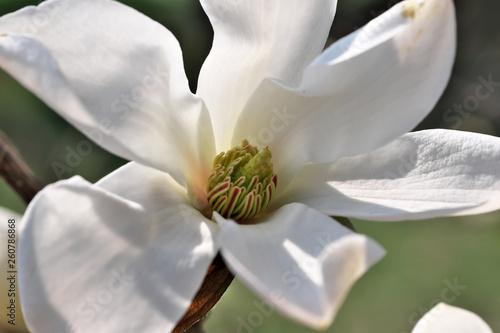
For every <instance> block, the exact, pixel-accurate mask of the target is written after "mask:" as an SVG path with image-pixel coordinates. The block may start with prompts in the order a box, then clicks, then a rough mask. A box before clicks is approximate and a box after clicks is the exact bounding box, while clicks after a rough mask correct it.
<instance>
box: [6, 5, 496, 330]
mask: <svg viewBox="0 0 500 333" xmlns="http://www.w3.org/2000/svg"><path fill="white" fill-rule="evenodd" d="M201 4H202V6H203V8H204V9H205V12H206V13H207V15H208V16H209V18H210V20H211V22H212V24H213V27H214V31H215V39H214V43H213V48H212V51H211V53H210V55H209V56H208V58H207V60H206V61H205V64H204V65H203V68H202V70H201V73H200V77H199V82H198V91H197V93H196V95H194V94H192V93H191V92H190V91H189V88H188V85H187V79H186V77H185V74H184V71H183V63H182V55H181V51H180V48H179V45H178V43H177V41H176V40H175V38H174V37H173V36H172V34H171V33H170V32H169V31H167V30H166V29H165V28H164V27H162V26H161V25H159V24H157V23H155V22H153V21H151V20H150V19H148V18H147V17H145V16H143V15H141V14H140V13H138V12H136V11H135V10H133V9H131V8H128V7H126V6H123V5H120V4H119V3H117V2H112V1H105V0H86V1H82V0H53V1H48V2H45V3H43V4H42V5H40V6H38V7H28V8H25V9H23V10H20V11H18V12H16V13H13V14H10V15H6V16H4V17H2V18H1V19H0V35H1V36H2V37H0V66H1V67H2V68H3V69H4V70H6V71H7V72H8V73H10V74H11V75H12V76H13V77H15V78H16V79H17V80H19V81H20V82H21V83H22V84H24V85H25V86H26V87H27V88H28V89H30V90H32V91H33V92H34V93H35V94H36V95H37V96H39V97H40V98H41V99H42V100H43V101H45V102H46V103H47V104H48V105H49V106H51V107H52V108H53V109H54V110H56V111H57V112H59V113H60V114H61V115H62V116H63V117H65V119H67V120H68V121H69V122H70V123H72V124H73V125H74V126H76V127H77V128H78V129H80V130H81V131H82V132H84V133H86V134H87V135H88V136H89V137H90V138H92V139H94V140H95V141H96V142H97V143H98V144H100V145H101V146H103V147H104V148H106V149H108V150H109V151H111V152H113V153H115V154H117V155H119V156H121V157H123V158H126V159H129V160H132V161H133V162H131V163H130V164H128V165H126V166H125V167H123V168H121V169H119V170H117V171H116V172H114V173H112V174H110V175H109V176H107V177H105V178H104V179H102V180H101V181H99V182H98V183H97V184H95V185H92V184H89V183H88V182H86V181H84V180H83V179H81V178H78V177H76V178H72V179H70V180H68V181H63V182H59V183H57V184H55V185H52V186H49V187H48V188H47V189H45V190H43V191H42V192H41V193H40V194H39V195H38V196H37V197H36V199H35V200H34V201H33V202H32V204H30V206H29V207H28V210H27V212H26V215H25V218H24V221H23V223H24V224H23V230H22V236H21V242H22V244H21V249H20V258H21V265H22V269H23V270H22V271H21V274H22V276H21V287H22V288H23V291H24V292H23V295H22V301H23V308H24V310H25V314H26V320H27V323H28V325H29V327H30V328H31V329H32V330H33V331H34V332H62V331H63V330H64V329H66V332H93V331H95V332H138V331H140V332H153V333H154V332H165V331H170V330H172V329H173V327H174V326H175V325H176V322H177V321H178V320H179V319H180V318H181V317H182V315H183V313H184V312H185V311H186V309H187V308H188V307H189V305H190V303H191V301H192V299H193V297H194V295H195V293H196V291H197V290H198V288H199V287H200V284H201V282H202V280H203V277H204V275H205V272H206V270H207V267H208V266H209V265H210V263H211V261H212V260H213V258H214V257H215V256H216V254H217V253H218V252H219V251H220V252H221V253H222V256H223V258H224V260H225V262H226V263H227V265H228V267H229V268H230V269H231V271H232V272H234V273H235V274H237V275H238V278H240V279H241V280H242V281H243V282H244V283H246V285H247V286H248V287H249V288H251V289H252V290H253V291H255V292H256V293H257V294H258V295H260V296H261V297H263V298H264V299H265V300H267V301H269V302H270V303H271V304H272V305H273V306H274V307H276V309H277V310H279V311H281V312H282V313H284V314H286V315H288V316H290V317H291V318H293V319H295V320H297V321H300V322H302V323H304V324H306V325H309V326H311V327H315V328H324V327H326V326H328V325H329V324H330V323H331V322H332V320H333V318H334V316H335V313H336V312H337V310H338V308H339V307H340V305H341V303H342V301H343V299H344V297H345V296H346V293H347V291H348V289H349V288H350V286H351V285H352V284H353V283H354V281H355V280H356V279H357V278H358V277H359V276H360V275H362V274H363V272H365V271H366V270H367V269H368V267H370V266H371V265H372V264H374V263H375V262H376V261H378V260H379V259H380V258H381V257H382V256H383V254H384V251H383V250H382V249H381V248H380V246H378V245H377V244H376V243H375V242H373V241H372V240H370V239H368V238H366V237H364V236H362V235H358V234H354V233H352V232H351V231H350V230H348V229H346V228H344V227H343V226H341V225H340V224H338V223H337V222H335V221H334V220H332V219H331V218H330V217H329V215H335V216H350V217H358V218H364V219H372V220H382V221H383V220H403V219H422V218H428V217H435V216H444V215H465V214H476V213H482V212H487V211H491V210H494V209H497V208H499V206H500V200H499V199H500V198H499V197H500V195H499V193H500V181H499V179H500V177H499V176H500V171H499V169H498V167H497V166H498V163H499V161H500V148H499V147H500V140H499V139H497V138H494V137H489V136H484V135H477V134H472V133H462V132H454V131H445V130H435V131H423V132H417V133H410V134H405V133H407V132H408V131H410V130H411V129H412V128H413V127H414V126H415V125H416V124H417V123H418V122H419V121H420V120H422V119H423V118H424V117H425V116H426V114H427V113H428V112H429V110H431V109H432V107H433V106H434V105H435V103H436V101H437V100H438V98H439V96H440V95H441V93H442V91H443V89H444V87H445V86H446V83H447V81H448V79H449V76H450V72H451V67H452V63H453V59H454V54H455V17H454V7H453V2H452V1H451V0H428V1H404V2H402V3H400V4H398V5H396V6H394V7H393V8H392V9H391V10H389V11H388V12H387V13H385V14H383V15H382V16H380V17H378V18H377V19H375V20H373V21H372V22H370V23H369V24H368V25H366V26H365V27H364V28H362V29H360V30H358V31H356V32H354V33H352V34H350V35H349V36H347V37H345V38H344V39H342V40H340V41H338V42H337V43H335V44H334V45H332V46H331V47H329V48H328V49H326V50H325V51H324V52H323V53H321V51H322V48H323V46H324V43H325V40H326V37H327V34H328V31H329V28H330V25H331V22H332V20H333V16H334V13H335V8H336V1H335V0H317V1H304V0H265V1H263V0H242V1H237V2H234V1H230V2H227V1H221V0H201ZM243 140H249V142H250V145H252V146H253V147H250V146H246V147H239V148H237V150H239V151H243V152H248V153H250V155H248V156H250V157H252V156H253V155H255V154H256V156H258V157H257V158H256V159H254V160H253V162H251V163H250V164H249V166H250V167H248V168H246V169H245V168H243V169H242V170H243V171H242V170H241V169H238V168H236V169H234V170H233V171H234V174H233V175H232V176H233V179H230V180H231V181H230V182H225V181H224V179H223V178H221V179H219V180H216V181H213V178H211V180H210V182H209V181H208V179H209V176H210V175H211V172H212V167H213V166H212V162H213V161H214V158H215V157H216V155H217V154H218V153H221V152H227V151H228V150H230V149H232V148H233V147H237V146H238V145H240V144H241V142H242V141H243ZM254 147H257V148H259V149H261V150H260V153H258V154H257V151H256V150H255V149H256V148H254ZM266 147H269V148H268V150H267V149H265V148H266ZM233 152H234V150H233ZM271 152H272V163H273V164H274V169H271V164H270V158H271ZM226 158H227V157H226ZM217 159H218V160H219V159H220V157H217ZM228 159H229V161H228V163H230V162H235V161H233V158H231V157H229V158H228ZM240 162H241V163H246V162H248V160H244V161H243V162H242V161H239V162H238V163H240ZM216 169H217V168H216ZM217 171H219V170H218V169H217ZM222 171H223V172H228V170H222ZM236 174H238V177H239V176H249V175H250V178H252V177H254V176H256V177H257V178H256V182H257V183H259V184H260V185H256V186H255V188H256V189H258V191H254V192H250V191H248V193H247V192H243V189H242V186H243V185H245V186H251V185H249V184H248V183H243V185H242V183H241V182H246V181H248V180H249V178H248V177H247V178H245V179H244V180H242V181H241V182H240V180H239V179H237V178H235V175H236ZM274 174H276V175H277V178H278V181H277V182H278V184H277V187H274V183H275V181H276V178H275V177H274ZM216 176H217V174H216ZM252 180H253V178H252ZM207 183H208V187H209V188H208V190H207ZM217 186H220V187H217ZM258 186H260V188H259V187H258ZM214 189H215V190H214ZM219 190H223V192H219ZM207 191H210V193H207ZM252 193H253V194H252ZM257 194H260V196H258V195H257ZM270 194H272V195H273V197H274V199H273V200H272V201H271V202H270V204H269V206H268V207H267V208H265V207H263V206H262V202H267V201H269V200H268V199H269V196H270ZM207 196H210V198H211V199H213V200H211V201H209V200H208V199H207ZM221 198H225V199H221ZM233 199H234V200H233ZM224 200H226V201H224ZM264 206H265V205H264ZM214 208H215V209H216V210H217V211H218V212H219V213H220V214H219V213H217V212H213V213H212V211H213V209H214ZM247 208H248V209H251V210H252V213H250V214H247V212H245V210H246V209H247ZM260 211H262V213H261V214H258V216H256V217H255V218H252V219H250V220H248V219H246V220H244V221H241V220H239V221H238V222H237V221H235V219H234V218H238V219H239V217H240V216H241V217H243V216H247V215H248V216H250V215H254V214H253V213H258V212H260ZM235 214H236V215H235ZM255 215H257V214H255ZM223 216H226V217H223ZM239 222H242V223H239Z"/></svg>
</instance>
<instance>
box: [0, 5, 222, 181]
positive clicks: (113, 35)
mask: <svg viewBox="0 0 500 333" xmlns="http://www.w3.org/2000/svg"><path fill="white" fill-rule="evenodd" d="M0 35H1V37H0V67H1V68H3V69H4V70H5V71H7V72H8V73H10V74H11V75H12V76H13V77H14V78H16V79H17V80H19V82H21V83H22V84H23V85H24V86H26V87H27V88H28V89H30V90H31V91H33V92H34V93H35V94H36V95H37V96H38V97H40V98H41V99H42V100H43V101H44V102H45V103H47V104H48V105H49V106H50V107H52V108H53V109H54V110H56V111H57V112H58V113H59V114H60V115H61V116H63V117H64V118H65V119H66V120H68V121H69V122H70V123H71V124H73V125H74V126H76V127H77V128H78V129H79V130H80V131H82V132H83V133H84V134H86V135H87V136H89V137H90V138H91V139H92V140H94V141H95V142H96V143H97V144H99V145H101V146H103V147H104V148H106V149H108V150H109V151H111V152H113V153H115V154H117V155H119V156H121V157H123V158H126V159H130V160H135V161H138V162H141V163H143V164H147V165H150V166H153V167H156V168H158V169H161V170H164V171H167V172H169V173H170V174H171V175H173V177H174V178H175V179H176V180H177V181H178V182H180V183H181V184H183V185H186V182H189V181H190V180H191V178H192V175H196V176H197V177H200V179H206V178H207V177H208V173H209V171H210V166H211V165H210V163H211V162H212V159H213V156H214V155H215V148H214V147H215V146H214V139H213V133H212V130H211V121H210V116H209V114H208V111H207V110H206V107H205V106H204V104H203V102H202V101H201V100H200V99H199V98H198V97H196V96H194V95H193V94H192V93H191V92H190V91H189V88H188V85H187V79H186V76H185V74H184V71H183V61H182V54H181V50H180V47H179V45H178V42H177V40H176V39H175V37H174V36H173V35H172V34H171V33H170V32H169V31H168V30H166V29H165V28H164V27H163V26H161V25H160V24H158V23H156V22H154V21H152V20H151V19H149V18H147V17H146V16H144V15H142V14H140V13H139V12H137V11H135V10H134V9H131V8H129V7H127V6H124V5H122V4H120V3H118V2H115V1H106V0H87V1H79V0H52V1H46V2H44V3H42V4H41V5H40V6H38V7H26V8H24V9H22V10H20V11H18V12H15V13H13V14H9V15H6V16H3V17H2V18H0ZM185 179H187V180H188V181H185ZM191 182H194V183H196V182H198V180H197V179H194V180H191ZM187 185H188V186H189V187H197V186H198V185H193V184H187ZM191 190H192V191H195V190H196V189H191Z"/></svg>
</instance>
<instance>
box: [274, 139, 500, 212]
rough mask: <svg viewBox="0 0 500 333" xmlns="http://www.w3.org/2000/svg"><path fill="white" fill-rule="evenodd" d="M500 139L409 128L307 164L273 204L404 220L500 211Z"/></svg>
mask: <svg viewBox="0 0 500 333" xmlns="http://www.w3.org/2000/svg"><path fill="white" fill-rule="evenodd" d="M499 165H500V138H497V137H493V136H488V135H482V134H477V133H467V132H460V131H452V130H427V131H420V132H414V133H409V134H407V135H404V136H402V137H401V138H399V139H398V140H395V141H394V142H392V143H390V144H388V145H386V146H385V147H382V148H380V149H378V150H375V151H373V152H371V153H369V154H364V155H359V156H355V157H346V158H342V159H340V160H339V161H337V162H336V163H332V164H310V165H307V166H306V167H304V169H302V170H301V171H300V172H299V174H298V176H297V178H295V179H294V181H293V183H292V185H291V186H290V187H289V188H288V189H287V190H286V191H285V192H284V193H283V194H282V195H281V196H280V197H279V198H276V199H275V200H274V201H273V202H272V203H271V204H272V205H273V207H279V206H280V205H283V204H286V203H289V202H301V203H303V204H306V205H308V206H310V207H312V208H315V209H317V210H319V211H321V212H323V213H325V214H330V215H336V216H349V217H357V218H361V219H368V220H380V221H400V220H415V219H417V220H420V219H425V218H432V217H439V216H449V215H450V216H451V215H472V214H480V213H486V212H490V211H494V210H497V209H500V168H499Z"/></svg>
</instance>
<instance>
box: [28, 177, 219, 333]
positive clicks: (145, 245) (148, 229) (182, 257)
mask: <svg viewBox="0 0 500 333" xmlns="http://www.w3.org/2000/svg"><path fill="white" fill-rule="evenodd" d="M156 176H159V174H156ZM148 178H149V179H153V178H156V184H157V185H156V186H158V188H154V186H153V189H151V193H149V192H148V191H147V190H144V189H140V191H141V195H144V197H143V198H142V199H141V200H139V197H140V195H137V194H133V195H132V196H133V197H135V198H136V199H137V200H136V201H135V202H134V201H130V200H126V199H124V198H123V197H127V194H123V195H122V196H120V195H117V194H115V193H112V192H109V191H106V190H104V189H102V188H101V187H99V186H95V185H91V184H89V183H87V182H86V181H84V180H82V179H81V178H79V177H74V178H72V179H70V180H67V181H63V182H59V183H57V184H55V185H51V186H49V187H47V188H46V189H44V190H43V191H41V192H40V193H39V194H38V195H37V196H36V197H35V199H34V200H33V202H32V203H31V204H30V205H29V207H28V210H27V211H26V214H25V216H24V219H23V225H22V229H21V234H20V249H19V261H20V270H19V272H20V287H21V289H22V290H23V293H22V294H21V299H22V306H23V310H24V313H25V316H26V322H27V324H28V326H29V327H30V329H31V331H32V332H33V333H37V332H69V331H71V332H170V331H171V330H172V329H173V327H175V324H176V322H177V321H178V320H179V319H180V318H181V317H182V315H183V314H184V312H185V311H186V310H187V308H188V307H189V306H190V304H191V301H192V299H193V297H194V295H195V293H196V291H197V290H198V288H199V287H200V285H201V283H202V280H203V278H204V276H205V273H206V270H207V268H208V266H209V265H210V263H211V261H212V259H213V258H214V257H215V255H216V254H217V251H218V247H217V245H216V234H217V232H218V227H217V226H216V224H215V223H213V222H211V221H209V220H207V219H205V218H204V217H203V216H202V215H201V214H200V213H198V211H196V210H194V209H193V208H191V206H190V205H189V203H188V200H187V198H186V196H185V194H184V189H183V188H182V187H181V186H179V185H178V184H176V183H175V182H173V181H172V180H170V179H169V178H168V177H154V176H149V177H148ZM149 179H148V180H149ZM122 181H125V180H123V179H122ZM130 181H132V182H135V183H139V180H130ZM143 186H144V187H145V188H150V186H151V184H149V183H146V182H144V183H143ZM160 187H161V188H160ZM159 191H161V192H162V195H155V193H157V192H159ZM141 201H144V202H146V201H152V202H155V204H150V205H149V206H143V205H141V204H140V202H141ZM160 203H162V205H160ZM155 206H156V207H161V209H152V208H153V207H155Z"/></svg>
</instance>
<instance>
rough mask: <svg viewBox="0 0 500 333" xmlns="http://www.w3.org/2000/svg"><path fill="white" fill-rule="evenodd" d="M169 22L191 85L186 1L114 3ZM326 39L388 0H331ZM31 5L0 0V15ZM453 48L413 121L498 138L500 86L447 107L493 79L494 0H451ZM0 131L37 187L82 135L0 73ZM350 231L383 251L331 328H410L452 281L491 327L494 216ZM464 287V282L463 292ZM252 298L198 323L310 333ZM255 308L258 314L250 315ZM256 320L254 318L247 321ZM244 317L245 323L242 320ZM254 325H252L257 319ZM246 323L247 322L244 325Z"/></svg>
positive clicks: (499, 293)
mask: <svg viewBox="0 0 500 333" xmlns="http://www.w3.org/2000/svg"><path fill="white" fill-rule="evenodd" d="M121 2H123V3H126V4H128V5H130V6H132V7H135V8H137V9H138V10H139V11H141V12H143V13H145V14H146V15H148V16H150V17H151V18H153V19H154V20H156V21H159V22H161V23H162V24H164V25H165V26H166V27H167V28H169V29H170V30H171V31H172V32H173V33H174V34H175V35H176V36H177V38H178V39H179V41H180V43H181V46H182V48H183V51H184V60H185V63H186V71H187V74H188V77H189V79H190V82H191V84H192V89H194V88H195V87H194V85H195V84H196V78H197V73H198V71H199V69H200V66H201V64H202V63H203V60H204V58H205V57H206V55H207V54H208V52H209V49H210V46H211V39H212V30H211V28H210V25H209V23H208V20H207V18H206V17H205V15H204V13H203V11H202V10H201V7H200V5H199V3H198V1H196V0H123V1H121ZM339 2H340V3H339V6H338V11H337V17H336V19H335V22H334V24H333V26H332V30H331V36H330V42H333V41H335V40H336V39H338V38H340V37H342V36H344V35H346V34H348V33H350V32H352V31H354V30H355V29H356V28H357V27H361V26H362V25H363V24H365V23H366V22H368V21H369V20H370V19H372V18H374V17H376V16H377V15H379V14H380V13H382V12H383V11H385V10H387V9H388V8H389V7H391V6H392V5H393V4H394V3H396V2H398V1H393V0H389V1H387V0H384V1H379V0H349V1H347V0H344V1H343V0H340V1H339ZM38 3H39V2H38V1H28V0H0V15H3V14H5V13H8V12H11V11H14V10H17V9H19V8H21V7H24V6H26V5H30V4H38ZM455 4H456V8H457V19H458V52H457V59H456V63H455V68H454V71H453V75H452V78H451V81H450V84H449V86H448V88H447V90H446V92H445V94H444V95H443V97H442V99H441V100H440V102H439V103H438V105H437V106H436V108H435V109H434V110H433V111H432V113H431V114H430V115H429V116H428V117H427V118H426V119H425V120H424V121H423V122H422V123H421V124H420V125H419V126H418V129H424V128H453V129H458V130H465V131H474V132H479V133H485V134H491V135H496V136H500V89H497V90H496V91H494V93H493V94H492V95H491V97H490V98H488V99H486V100H484V101H480V104H479V105H478V106H475V107H474V110H473V111H467V112H464V113H463V114H459V113H457V111H456V110H454V106H455V105H460V104H464V103H466V101H467V98H468V97H469V96H473V95H474V91H475V89H476V87H477V86H478V84H479V82H478V78H479V77H483V78H485V79H487V78H488V77H489V76H492V79H493V80H494V81H496V82H498V81H500V66H499V60H500V29H499V27H500V26H499V23H498V18H497V15H498V13H499V12H500V2H498V1H495V0H483V1H476V2H473V1H467V0H457V1H455ZM0 130H2V131H4V132H5V133H6V134H7V135H8V136H9V137H10V138H11V140H12V141H13V142H14V143H15V145H16V146H17V148H18V149H19V150H20V151H21V153H22V154H23V155H24V157H25V158H26V160H27V162H28V164H29V165H30V166H31V168H32V169H33V170H34V171H35V173H36V174H37V176H38V177H39V178H40V179H42V180H43V181H44V182H46V183H51V182H54V181H56V180H58V177H57V175H56V173H55V172H54V170H53V168H52V163H53V162H54V161H57V162H60V163H63V164H64V160H65V156H66V154H67V151H66V147H73V148H74V147H76V146H77V144H78V143H79V142H80V141H81V140H84V139H85V138H84V137H83V136H82V135H81V134H80V133H78V132H76V131H75V130H74V129H73V128H71V127H70V126H69V125H68V124H67V123H66V122H65V121H64V120H62V119H61V118H60V117H59V116H57V115H56V113H54V112H52V111H51V110H50V109H48V108H47V107H46V106H45V105H44V104H42V103H41V102H40V101H39V100H38V99H37V98H36V97H34V96H33V95H32V94H31V93H29V92H27V91H26V90H25V89H24V88H23V87H21V86H20V85H19V84H18V83H17V82H16V81H14V80H13V79H11V78H10V77H9V76H8V75H7V74H5V73H4V72H2V71H0ZM123 163H125V161H123V160H121V159H118V158H116V157H114V156H112V155H110V154H108V153H107V152H105V151H103V150H101V149H100V148H98V147H96V146H94V147H93V151H92V154H90V155H89V156H87V157H84V158H83V160H82V163H81V164H80V165H79V166H78V167H76V168H73V170H71V172H67V173H65V174H64V175H63V177H64V178H69V177H71V176H72V175H76V174H80V175H82V176H83V177H85V178H86V179H88V180H89V181H96V180H98V179H99V178H101V177H102V176H104V175H106V174H107V173H109V172H110V171H112V170H114V169H115V168H117V167H118V166H120V165H122V164H123ZM0 205H2V206H6V207H9V208H11V209H14V210H16V211H18V212H23V211H24V209H25V205H24V204H23V203H22V201H21V200H20V199H19V198H18V197H17V196H16V194H15V193H13V192H12V191H11V190H10V189H9V188H8V187H7V186H6V185H5V184H4V183H3V182H2V181H0ZM354 223H355V226H356V228H357V229H358V231H359V232H361V233H364V234H367V235H369V236H371V237H372V238H374V239H376V240H377V241H378V242H379V243H381V244H382V245H383V246H384V247H385V248H386V249H387V251H388V255H387V257H386V258H385V259H384V260H383V261H382V262H381V263H379V264H378V265H376V266H375V267H374V268H373V269H372V270H370V271H369V272H368V273H367V274H366V275H365V276H363V277H362V278H361V279H360V280H359V281H358V282H357V283H356V285H355V286H354V287H353V289H352V292H351V293H350V294H349V296H348V298H347V300H346V302H345V303H344V305H343V307H342V309H341V310H340V312H339V313H338V316H337V319H336V321H335V322H334V324H333V325H332V326H331V327H330V328H329V329H328V330H327V332H331V333H341V332H374V333H386V332H396V333H403V332H410V331H411V329H412V326H413V324H414V323H415V322H416V320H418V318H419V317H420V316H421V315H422V314H423V313H425V312H426V311H427V310H428V309H429V308H430V307H432V306H433V305H434V304H436V302H438V301H440V300H443V301H445V299H443V298H442V295H445V296H448V297H451V296H453V294H450V293H449V291H448V292H447V291H446V290H445V289H446V288H449V287H448V284H451V285H453V284H454V283H458V284H459V285H460V286H464V287H462V289H461V290H459V291H458V292H456V295H455V296H456V297H451V298H449V299H448V302H449V303H450V304H452V305H455V306H460V307H463V308H466V309H469V310H471V311H474V312H476V313H478V314H479V315H480V316H482V317H483V318H484V319H485V320H486V321H487V322H488V323H489V324H490V326H491V327H492V328H493V330H494V331H497V332H500V315H499V309H500V286H499V283H500V241H499V240H500V213H498V212H497V213H492V214H485V215H481V216H472V217H464V218H443V219H435V220H426V221H414V222H400V223H380V222H366V221H354ZM465 287H466V288H465ZM255 300H257V301H258V302H260V301H259V299H258V298H256V297H255V296H254V295H253V294H252V293H251V292H249V291H248V290H247V289H246V288H245V287H244V286H243V285H242V284H240V283H239V282H238V281H235V282H234V283H233V285H232V286H231V287H230V289H229V291H228V292H227V293H226V294H225V295H224V297H223V299H222V301H221V302H220V303H219V304H218V305H217V307H216V308H215V309H214V310H213V311H212V312H211V314H210V316H209V317H208V319H207V320H206V322H205V327H206V329H207V331H208V332H209V333H219V332H227V333H230V332H238V333H239V332H241V333H243V332H244V333H253V332H255V333H257V332H258V333H265V332H266V333H270V332H313V331H311V330H309V329H307V328H305V327H303V326H301V325H298V324H296V323H294V322H293V321H290V320H288V319H285V318H284V317H282V316H280V315H279V314H276V313H273V314H270V315H268V314H267V313H262V312H259V310H258V307H257V306H256V305H255V303H254V302H255ZM259 313H260V314H259ZM258 318H262V320H256V319H258ZM251 323H253V324H254V325H253V326H252V324H251ZM257 324H258V325H257ZM254 326H255V327H254Z"/></svg>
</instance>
